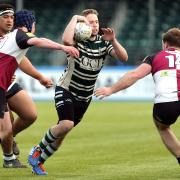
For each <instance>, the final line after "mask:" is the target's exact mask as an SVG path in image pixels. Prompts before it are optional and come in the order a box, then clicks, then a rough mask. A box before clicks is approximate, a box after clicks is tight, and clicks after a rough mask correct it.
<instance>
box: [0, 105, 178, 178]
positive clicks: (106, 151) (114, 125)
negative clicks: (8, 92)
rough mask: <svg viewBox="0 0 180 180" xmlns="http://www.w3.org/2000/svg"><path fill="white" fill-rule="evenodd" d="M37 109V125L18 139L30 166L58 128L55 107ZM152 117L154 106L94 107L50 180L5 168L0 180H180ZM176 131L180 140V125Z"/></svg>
mask: <svg viewBox="0 0 180 180" xmlns="http://www.w3.org/2000/svg"><path fill="white" fill-rule="evenodd" d="M37 108H38V112H39V115H38V120H37V122H36V123H34V124H33V125H32V126H31V127H30V128H28V129H26V130H25V131H24V132H22V133H21V134H19V135H18V136H17V137H16V140H17V141H18V143H19V144H18V145H19V147H20V149H21V155H20V160H21V161H22V162H24V163H27V155H28V153H29V150H30V149H31V147H33V146H34V145H36V144H37V143H38V142H39V141H40V140H41V138H42V137H43V135H44V133H45V132H46V131H47V129H48V128H49V127H50V126H52V125H54V124H56V123H57V115H56V111H55V108H54V104H53V103H50V102H46V103H45V102H43V103H42V102H41V103H37ZM151 114H152V103H150V102H149V103H145V102H141V103H138V102H133V103H130V102H93V103H92V104H91V105H90V107H89V109H88V111H87V112H86V114H85V116H84V118H83V121H82V122H81V123H80V124H79V126H77V127H76V128H74V129H73V130H72V131H71V133H70V134H69V135H68V136H67V137H66V139H65V141H64V144H63V145H62V147H61V148H60V149H59V150H58V151H57V152H56V154H54V156H52V157H51V158H49V159H48V161H47V162H46V163H45V167H46V170H47V172H48V173H49V174H48V176H47V177H39V176H34V175H32V174H31V168H30V167H29V168H27V169H4V168H2V165H1V167H0V179H5V180H16V179H17V180H32V179H35V180H39V179H41V180H42V179H47V180H51V179H52V180H54V179H55V180H56V179H60V180H175V179H180V167H179V165H178V164H177V162H176V160H175V158H173V156H172V155H171V154H170V153H169V152H168V151H167V150H166V149H165V147H164V145H163V144H162V142H161V140H160V137H159V134H158V132H157V130H156V129H155V126H154V124H153V121H152V115H151ZM173 129H174V130H175V132H176V134H177V135H178V136H180V131H178V130H179V129H180V123H179V122H177V123H176V125H175V126H174V127H173ZM1 154H2V151H1ZM0 164H2V158H1V159H0Z"/></svg>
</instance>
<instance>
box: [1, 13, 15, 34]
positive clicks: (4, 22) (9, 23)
mask: <svg viewBox="0 0 180 180" xmlns="http://www.w3.org/2000/svg"><path fill="white" fill-rule="evenodd" d="M13 26H14V15H13V14H12V13H8V14H4V15H2V16H0V32H1V33H2V34H6V33H8V32H9V31H11V30H12V28H13Z"/></svg>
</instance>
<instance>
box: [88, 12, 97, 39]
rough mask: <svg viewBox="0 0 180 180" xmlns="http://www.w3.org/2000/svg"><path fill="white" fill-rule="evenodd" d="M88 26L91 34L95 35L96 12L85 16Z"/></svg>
mask: <svg viewBox="0 0 180 180" xmlns="http://www.w3.org/2000/svg"><path fill="white" fill-rule="evenodd" d="M86 19H87V20H88V22H89V24H90V26H91V27H92V36H96V35H97V34H98V32H99V20H98V17H97V15H96V14H88V15H87V16H86Z"/></svg>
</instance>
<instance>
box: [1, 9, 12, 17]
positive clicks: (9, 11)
mask: <svg viewBox="0 0 180 180" xmlns="http://www.w3.org/2000/svg"><path fill="white" fill-rule="evenodd" d="M8 13H11V14H14V10H13V9H7V10H3V11H0V16H2V15H4V14H8Z"/></svg>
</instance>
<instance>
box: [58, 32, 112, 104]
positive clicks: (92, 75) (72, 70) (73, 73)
mask: <svg viewBox="0 0 180 180" xmlns="http://www.w3.org/2000/svg"><path fill="white" fill-rule="evenodd" d="M75 47H76V48H77V49H78V50H79V52H80V56H79V58H72V57H70V56H67V60H68V65H67V67H66V69H65V71H64V73H63V75H62V77H61V78H60V79H59V82H58V84H57V85H58V86H61V87H63V88H64V89H66V90H68V91H70V92H71V93H72V95H73V96H74V97H75V98H76V99H77V100H79V101H88V100H90V99H91V97H92V94H93V90H94V86H95V82H96V80H97V77H98V74H99V72H100V71H101V69H102V67H103V65H104V61H105V57H106V55H108V54H109V55H110V52H111V50H112V49H113V46H112V44H111V43H110V42H109V41H105V40H103V39H102V36H100V35H97V37H96V39H95V40H94V41H90V40H87V41H83V42H77V43H76V46H75Z"/></svg>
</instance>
